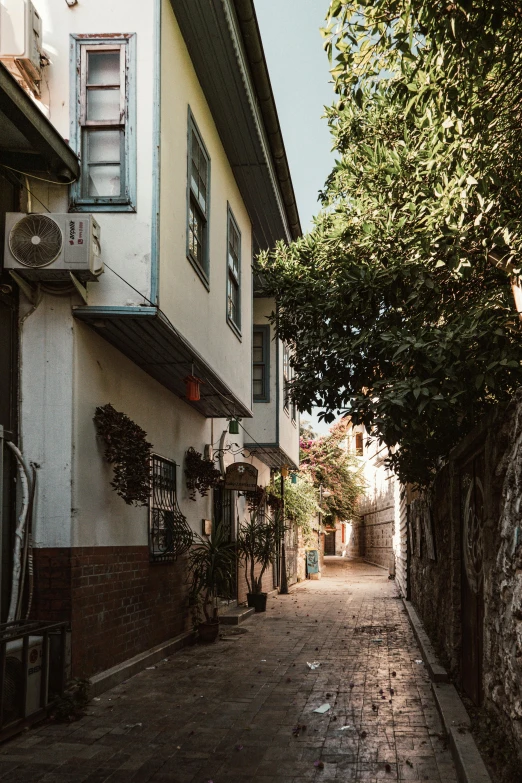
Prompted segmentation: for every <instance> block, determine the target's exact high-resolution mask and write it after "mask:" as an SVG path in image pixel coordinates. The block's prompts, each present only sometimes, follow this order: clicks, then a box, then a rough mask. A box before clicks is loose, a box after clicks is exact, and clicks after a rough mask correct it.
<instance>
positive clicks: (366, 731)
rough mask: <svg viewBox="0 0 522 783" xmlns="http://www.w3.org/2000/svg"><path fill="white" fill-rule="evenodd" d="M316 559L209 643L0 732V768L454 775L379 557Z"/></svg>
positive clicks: (196, 775) (81, 779) (234, 781)
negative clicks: (78, 710)
mask: <svg viewBox="0 0 522 783" xmlns="http://www.w3.org/2000/svg"><path fill="white" fill-rule="evenodd" d="M327 560H329V561H330V563H329V565H328V566H327V570H326V572H325V578H323V579H322V580H321V581H309V582H306V583H303V584H300V585H298V586H297V588H296V589H295V590H294V591H293V592H292V593H291V595H288V596H279V597H277V598H273V599H270V600H269V605H268V606H269V608H268V611H267V612H266V614H264V615H256V616H255V617H253V618H252V619H251V620H249V622H248V623H247V624H245V626H240V627H239V628H232V627H230V626H228V627H226V628H225V629H224V633H223V637H222V638H221V639H220V641H219V642H217V643H216V644H215V645H213V646H209V647H205V646H196V647H193V648H189V649H186V650H183V651H182V652H180V653H178V654H176V655H174V656H172V658H170V659H168V660H165V661H163V662H162V663H160V664H158V665H157V666H155V667H153V668H151V669H149V670H146V671H143V672H142V673H140V674H138V675H137V676H136V677H134V678H133V679H130V680H127V681H126V682H125V683H123V684H122V685H119V686H118V687H116V688H114V689H113V690H112V691H108V692H107V693H105V694H103V695H102V696H101V697H100V698H99V699H97V700H95V701H93V702H91V704H90V705H89V708H88V711H87V715H86V716H85V717H84V718H82V719H81V720H80V721H77V722H76V723H73V724H70V725H63V724H52V723H49V724H47V725H41V726H40V727H37V728H35V729H33V730H31V731H29V732H27V733H25V734H23V735H21V736H20V737H18V738H16V739H15V740H12V741H11V742H9V743H7V744H5V745H3V746H1V747H0V781H2V782H3V781H5V782H6V783H7V781H8V783H29V782H30V783H36V782H37V781H41V782H42V783H44V782H45V783H48V782H50V781H52V782H53V783H104V781H107V783H146V781H151V783H160V782H161V783H167V781H168V783H208V782H209V781H212V782H213V783H304V782H305V781H318V782H319V781H324V783H326V782H327V781H368V782H370V781H374V782H375V781H382V780H390V781H397V780H404V781H419V780H423V781H426V783H441V781H444V783H456V775H455V771H454V767H453V764H452V761H451V757H450V752H449V750H448V749H447V747H446V742H445V738H444V736H443V734H442V728H441V724H440V721H439V718H438V714H437V712H436V709H435V705H434V702H433V699H432V696H431V691H430V684H429V680H428V676H427V674H426V671H425V668H424V666H423V664H422V663H420V662H419V660H420V653H419V650H418V648H417V646H416V644H415V641H414V638H413V634H412V632H411V630H410V627H409V624H408V620H407V617H406V614H405V611H404V608H403V605H402V602H401V601H400V600H398V594H397V589H396V587H395V585H394V584H393V583H392V582H389V581H388V579H387V574H386V572H384V571H383V570H382V569H378V568H375V567H373V566H369V565H367V564H365V563H360V562H347V561H345V560H342V559H341V558H328V559H327ZM314 661H318V662H319V663H320V666H319V667H318V668H317V669H315V670H311V669H310V668H308V666H307V662H314ZM325 703H329V704H330V709H329V710H328V711H327V712H326V713H325V714H318V713H316V712H314V709H316V708H317V707H319V706H321V705H322V704H325Z"/></svg>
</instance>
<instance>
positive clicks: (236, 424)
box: [228, 419, 239, 435]
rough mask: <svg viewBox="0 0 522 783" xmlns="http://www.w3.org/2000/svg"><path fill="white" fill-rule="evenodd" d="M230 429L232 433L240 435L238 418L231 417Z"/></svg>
mask: <svg viewBox="0 0 522 783" xmlns="http://www.w3.org/2000/svg"><path fill="white" fill-rule="evenodd" d="M228 431H229V433H230V434H231V435H239V422H238V420H237V419H231V420H230V424H229V425H228Z"/></svg>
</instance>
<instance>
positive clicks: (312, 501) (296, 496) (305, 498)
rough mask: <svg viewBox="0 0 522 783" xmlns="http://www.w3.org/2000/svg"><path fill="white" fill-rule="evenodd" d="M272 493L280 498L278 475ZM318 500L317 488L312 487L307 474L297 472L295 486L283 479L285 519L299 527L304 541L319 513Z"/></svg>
mask: <svg viewBox="0 0 522 783" xmlns="http://www.w3.org/2000/svg"><path fill="white" fill-rule="evenodd" d="M272 492H273V494H274V495H275V496H276V497H278V498H281V476H280V474H276V475H275V478H274V485H273V487H272ZM318 500H319V494H318V491H317V488H316V487H314V485H313V483H312V480H311V477H310V475H309V474H308V473H306V472H304V473H303V472H299V473H298V474H297V481H296V483H295V484H294V483H292V481H290V480H289V479H285V519H288V520H290V521H291V522H294V523H295V524H296V525H297V526H298V527H300V528H301V530H302V532H303V535H304V537H305V539H306V538H309V537H310V535H311V533H312V523H313V521H314V519H315V518H316V517H317V514H318V513H319V512H320V511H321V509H320V507H319V504H318Z"/></svg>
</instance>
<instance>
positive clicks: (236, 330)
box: [225, 204, 242, 340]
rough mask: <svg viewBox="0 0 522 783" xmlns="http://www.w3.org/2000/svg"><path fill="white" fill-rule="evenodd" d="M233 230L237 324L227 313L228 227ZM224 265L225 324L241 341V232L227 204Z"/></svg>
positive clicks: (228, 274) (228, 279)
mask: <svg viewBox="0 0 522 783" xmlns="http://www.w3.org/2000/svg"><path fill="white" fill-rule="evenodd" d="M231 225H232V227H233V228H234V230H235V231H236V232H237V235H238V237H239V258H238V271H237V280H236V282H237V315H238V320H237V322H236V321H234V319H233V318H231V317H230V314H229V311H228V290H229V288H228V287H229V284H230V275H231V265H230V259H229V255H230V253H229V251H230V226H231ZM226 256H227V258H226V264H227V271H226V275H227V279H226V286H225V287H226V316H227V323H228V325H229V326H230V328H231V329H232V331H233V332H234V334H235V335H236V337H237V338H238V339H239V340H241V261H242V259H241V256H242V237H241V231H240V228H239V226H238V224H237V220H236V219H235V217H234V213H233V212H232V210H231V209H230V204H227V253H226Z"/></svg>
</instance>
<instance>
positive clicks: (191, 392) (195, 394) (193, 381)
mask: <svg viewBox="0 0 522 783" xmlns="http://www.w3.org/2000/svg"><path fill="white" fill-rule="evenodd" d="M204 382H205V381H202V380H201V378H196V376H195V375H187V377H186V378H185V385H186V391H185V397H186V398H187V400H189V401H190V402H197V401H198V400H199V399H201V394H200V390H199V385H200V384H201V383H204Z"/></svg>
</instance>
